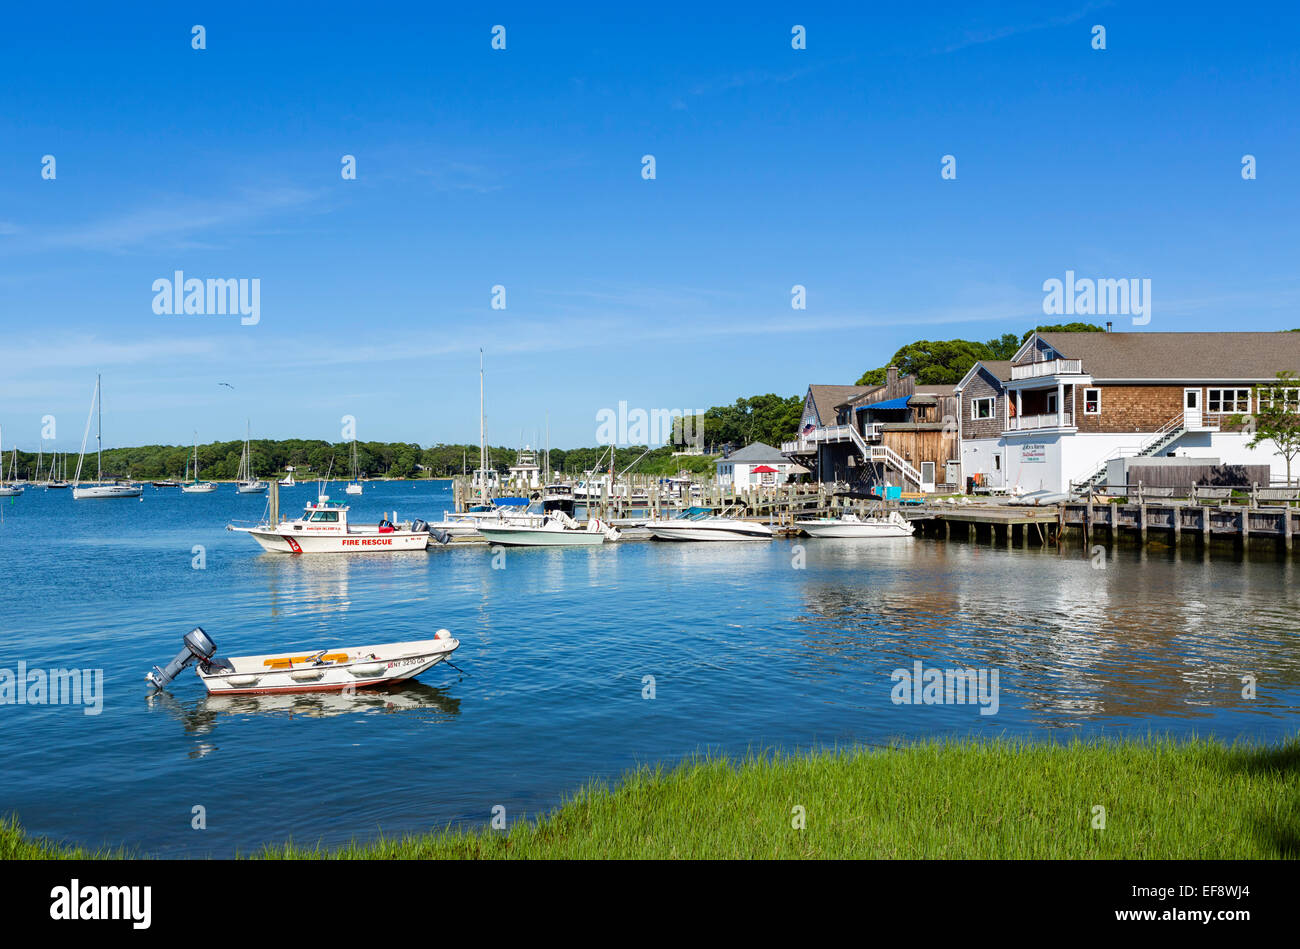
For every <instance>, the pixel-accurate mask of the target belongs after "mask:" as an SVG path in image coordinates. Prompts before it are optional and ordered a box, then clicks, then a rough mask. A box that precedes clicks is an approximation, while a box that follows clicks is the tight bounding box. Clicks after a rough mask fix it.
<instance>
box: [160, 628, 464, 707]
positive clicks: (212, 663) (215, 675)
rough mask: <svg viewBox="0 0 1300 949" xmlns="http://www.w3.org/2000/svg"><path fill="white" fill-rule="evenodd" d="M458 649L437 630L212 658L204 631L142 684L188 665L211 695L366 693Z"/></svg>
mask: <svg viewBox="0 0 1300 949" xmlns="http://www.w3.org/2000/svg"><path fill="white" fill-rule="evenodd" d="M459 646H460V641H459V640H456V639H453V638H452V635H451V633H449V632H448V631H447V630H445V629H440V630H438V631H437V632H436V633H434V635H433V638H432V639H420V640H414V641H411V642H401V643H384V644H382V645H378V646H358V647H352V648H340V649H320V650H316V651H301V652H280V653H269V654H267V655H261V656H230V657H228V658H223V657H219V656H217V655H216V651H217V647H216V644H215V643H214V642H212V640H211V639H209V638H208V636H207V634H206V633H205V632H204V631H203V629H202V627H196V628H195V629H193V630H192V631H190V632H189V633H186V634H185V648H184V649H182V650H181V652H180V653H179V654H178V655H177V656H176V658H175V659H173V660H172V661H171V662H170V663H168V664H167V666H166V667H165V668H160V667H158V666H154V668H153V671H152V672H148V673H146V674H145V679H146V680H147V681H148V682H149V683H150V684H151V685H152V686H153V687H154V688H156V689H161V688H164V687H166V685H167V684H168V683H170V682H171V681H172V680H173V679H174V678H176V676H177V675H179V674H180V673H181V671H182V670H184V669H185V667H186V666H188V665H190V664H191V663H194V662H197V663H198V664H197V666H195V669H194V671H195V672H196V673H197V674H198V677H199V679H200V680H201V681H202V682H203V685H204V688H206V689H207V690H208V692H209V693H211V694H213V695H218V694H220V695H249V694H255V693H271V692H318V691H340V690H349V691H350V690H353V689H364V688H370V687H373V686H380V685H387V684H389V683H393V682H401V681H404V680H407V679H413V678H415V677H416V676H418V675H419V674H420V673H422V672H424V671H425V670H427V669H430V668H432V667H433V666H436V665H437V664H438V663H440V662H446V661H447V659H448V658H449V657H450V656H451V654H452V653H453V652H455V651H456V649H457V648H458V647H459Z"/></svg>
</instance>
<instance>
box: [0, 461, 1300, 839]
mask: <svg viewBox="0 0 1300 949" xmlns="http://www.w3.org/2000/svg"><path fill="white" fill-rule="evenodd" d="M335 487H336V491H337V489H338V486H337V485H336V486H335ZM314 494H315V486H314V485H304V486H300V487H297V488H294V489H287V490H286V491H284V492H283V493H282V495H281V497H282V501H281V503H282V507H283V508H284V509H285V510H293V509H295V508H296V507H297V506H298V505H299V504H301V503H303V502H305V501H306V499H307V498H309V497H313V496H314ZM264 504H265V499H264V498H257V497H240V496H237V495H236V494H235V492H234V488H233V486H231V485H223V486H222V487H221V489H220V491H218V492H217V493H216V494H213V495H199V496H189V495H181V494H180V492H179V491H177V490H175V489H169V490H155V489H153V488H146V489H145V496H144V499H143V501H129V500H128V501H74V500H73V499H72V498H71V497H70V494H69V492H67V491H59V492H43V491H40V490H34V489H29V491H28V492H27V494H26V495H24V496H23V497H21V498H18V499H16V501H14V502H13V503H10V502H9V501H8V500H7V499H6V500H5V501H4V502H3V506H2V507H0V669H9V670H16V669H17V667H18V663H19V662H20V661H21V662H25V663H26V665H27V667H28V668H29V669H37V668H42V669H48V668H52V667H66V668H92V669H103V674H104V690H105V700H104V705H103V710H102V713H101V714H98V715H86V714H84V712H83V710H82V709H81V708H79V707H69V706H40V705H21V706H20V705H0V811H3V812H5V813H9V812H15V813H17V814H18V816H19V817H20V819H21V820H22V821H23V823H24V824H25V826H26V827H27V828H29V829H30V830H31V831H32V832H35V833H38V834H42V835H48V836H51V837H55V838H59V839H64V840H69V841H75V842H78V843H83V844H87V845H92V846H98V845H102V844H109V845H119V844H125V845H127V846H128V847H131V848H135V849H137V850H138V851H139V852H141V853H145V854H156V855H161V856H184V855H192V856H199V855H208V854H211V855H218V856H223V855H230V854H232V853H234V852H235V851H236V850H241V851H248V850H250V849H254V848H256V847H257V846H258V845H260V844H262V843H264V842H275V841H282V840H284V839H286V838H289V837H292V838H294V839H295V840H299V841H308V842H315V841H317V840H322V841H324V842H325V843H326V844H337V843H340V842H344V841H346V840H348V839H350V838H352V837H353V836H356V837H359V838H363V839H364V838H367V837H372V836H374V835H375V834H376V832H377V830H378V829H380V828H382V829H383V830H384V831H385V832H394V833H395V832H402V831H420V830H424V829H427V828H430V827H434V826H441V825H444V824H446V823H447V822H449V821H452V822H460V821H466V822H473V823H479V824H481V823H486V822H487V821H488V820H489V819H490V817H491V813H492V808H493V807H494V806H495V805H498V804H500V805H504V806H505V807H506V809H507V814H508V816H509V818H510V819H511V820H514V819H518V818H520V817H523V816H525V815H526V814H534V815H535V814H536V813H538V812H540V811H544V810H547V809H549V808H550V807H552V806H554V805H555V804H557V803H558V802H559V801H560V799H561V798H562V797H563V796H564V795H566V794H568V793H571V792H572V791H574V790H575V789H576V788H577V787H579V786H580V785H581V784H583V783H584V782H586V781H587V780H588V779H590V778H593V777H605V778H617V777H618V775H619V774H620V773H622V772H623V771H625V770H626V769H628V768H631V767H634V766H636V765H637V764H639V763H654V762H666V763H673V762H676V761H678V760H680V759H682V758H683V757H686V756H689V755H691V754H693V753H696V752H704V751H718V750H722V751H727V752H732V753H744V752H746V751H747V750H753V751H764V750H772V749H776V748H780V749H785V750H795V749H802V748H808V747H810V746H815V745H834V744H839V745H847V744H855V743H868V744H871V743H883V742H887V741H889V740H891V739H894V738H920V737H926V736H934V735H985V736H994V735H1012V736H1019V735H1023V736H1033V737H1038V738H1050V739H1065V738H1069V737H1071V736H1073V735H1080V734H1097V733H1103V732H1104V733H1106V734H1130V735H1146V734H1147V733H1149V732H1159V733H1170V734H1174V735H1178V736H1188V735H1191V734H1193V733H1195V734H1199V735H1211V734H1212V735H1216V736H1220V737H1222V738H1225V739H1233V738H1237V737H1248V738H1253V739H1257V740H1267V741H1276V740H1278V739H1280V738H1282V737H1283V736H1286V735H1289V734H1293V733H1294V732H1295V725H1296V712H1297V709H1300V638H1298V637H1297V633H1296V618H1297V616H1300V593H1297V592H1296V585H1295V584H1294V583H1293V580H1294V579H1295V572H1296V570H1295V567H1294V566H1293V564H1292V563H1290V562H1287V561H1273V560H1250V561H1247V560H1231V559H1227V560H1225V559H1215V560H1214V561H1213V562H1205V561H1203V560H1202V559H1201V558H1200V557H1199V556H1196V555H1187V554H1184V555H1179V554H1176V553H1174V552H1168V553H1165V554H1160V553H1153V552H1150V551H1147V552H1138V551H1132V552H1128V551H1113V552H1112V554H1111V557H1110V559H1109V562H1108V565H1107V569H1105V570H1097V569H1094V568H1093V567H1092V565H1091V562H1090V561H1089V559H1088V558H1086V557H1085V556H1084V555H1083V553H1082V552H1081V551H1074V552H1071V553H1066V554H1057V553H1056V552H1055V551H1054V550H1053V551H1050V552H1049V551H1025V550H1006V549H1002V548H992V547H979V546H969V545H966V544H959V543H952V544H947V545H945V544H943V543H941V542H937V541H927V540H915V541H889V542H874V543H873V542H867V543H862V542H853V541H815V540H807V539H805V540H803V541H802V542H796V541H777V542H774V543H771V544H763V543H757V544H754V543H734V544H681V545H675V544H665V543H659V542H653V543H652V542H635V543H623V544H614V545H607V546H605V547H601V548H590V549H581V548H574V549H549V550H547V549H537V550H514V551H510V552H508V553H507V554H506V557H505V562H504V563H505V567H504V569H493V565H492V562H493V558H492V555H491V554H490V553H489V552H488V551H487V549H486V548H483V547H462V548H453V549H442V550H436V551H432V552H429V553H419V554H391V555H374V556H356V557H324V558H309V557H296V558H295V557H289V556H284V555H275V554H266V553H262V552H261V550H260V548H258V547H257V546H256V545H255V544H254V543H253V542H252V541H251V540H249V539H247V538H245V537H241V536H238V535H235V534H231V533H229V532H227V531H226V530H225V529H224V527H225V524H226V523H227V521H229V520H231V519H247V520H253V519H255V518H256V517H258V516H259V515H260V513H261V511H262V509H263V506H264ZM450 507H451V495H450V491H449V490H448V489H447V488H446V487H445V486H444V485H443V484H440V483H430V482H396V483H388V484H379V483H372V484H369V485H367V486H366V493H365V495H364V496H363V497H362V498H360V499H355V503H354V517H356V518H358V519H377V518H378V516H379V515H380V513H381V512H383V511H390V512H391V511H392V510H393V509H394V508H396V509H397V514H398V516H400V517H424V518H426V519H429V520H433V519H437V518H439V517H441V514H442V512H443V511H444V510H445V509H449V508H450ZM195 545H202V546H203V547H204V548H205V557H206V566H205V568H204V569H201V570H200V569H194V567H193V566H192V563H193V560H194V557H195V554H194V552H193V548H194V546H195ZM797 545H801V546H802V551H803V552H802V558H800V556H799V551H798V549H797ZM800 559H802V563H803V566H802V568H797V567H796V565H797V564H798V563H799V562H800ZM194 625H201V626H203V627H204V628H205V629H206V630H207V631H208V633H209V635H210V636H211V637H212V638H213V639H214V640H215V641H216V643H217V645H218V649H219V652H220V653H223V654H234V655H238V654H246V653H258V652H269V651H275V650H278V649H281V648H289V647H293V648H298V647H325V646H339V645H362V644H366V643H375V642H385V641H389V640H399V639H415V638H426V637H427V636H429V635H430V634H431V633H432V632H433V631H434V630H436V629H437V628H439V627H443V626H445V627H447V628H448V629H450V630H451V631H452V633H453V634H454V635H455V636H457V637H458V638H459V639H460V640H461V648H460V650H459V652H458V653H457V654H456V656H455V662H456V664H457V665H458V666H459V667H460V668H461V669H462V670H463V671H464V673H466V674H465V675H464V676H463V677H462V676H461V675H460V673H458V672H457V671H456V670H454V669H451V668H448V667H446V666H439V667H436V668H435V669H433V670H431V671H430V672H428V673H426V674H425V675H424V676H423V677H422V679H421V681H420V684H417V685H414V686H411V687H408V688H406V689H402V690H399V691H396V692H392V693H374V694H366V693H362V694H361V695H358V696H356V697H355V698H347V697H343V696H297V697H294V698H287V697H274V698H268V697H263V698H246V699H237V698H236V699H230V698H227V699H224V700H221V699H209V698H206V697H205V695H204V692H203V689H202V686H201V685H200V683H199V682H198V680H197V678H196V677H195V676H194V675H193V673H192V672H188V671H187V672H186V673H185V674H183V675H182V677H181V678H179V679H178V680H177V681H176V682H175V683H173V685H172V688H171V690H170V693H169V694H166V695H161V696H157V697H155V698H154V699H152V700H150V699H149V698H148V697H147V696H148V691H147V689H146V687H145V683H144V681H143V676H144V673H145V672H146V671H147V670H148V669H149V668H150V667H151V666H152V665H153V664H154V663H160V664H161V663H164V662H166V661H167V660H169V659H170V658H171V657H172V656H173V655H175V654H176V652H177V651H178V650H179V649H180V646H181V636H182V635H183V634H184V633H185V632H187V631H188V630H189V629H190V628H191V627H193V626H194ZM917 660H919V661H921V662H922V663H923V665H924V666H925V667H927V668H930V667H938V668H954V667H973V668H976V669H981V668H982V669H997V670H998V673H999V685H1000V689H999V705H998V711H997V714H995V715H981V714H980V712H979V707H978V706H977V705H971V704H966V705H955V704H951V705H906V704H894V702H893V701H892V700H891V690H892V689H893V682H892V681H891V678H890V675H891V673H892V672H893V671H894V670H895V669H899V668H906V669H911V668H912V666H913V663H914V662H915V661H917ZM1243 675H1254V676H1256V677H1257V680H1258V686H1257V688H1258V694H1257V697H1256V698H1254V699H1245V698H1243V697H1242V695H1241V691H1242V683H1241V677H1242V676H1243ZM645 676H653V677H654V691H655V697H654V698H653V699H644V698H643V697H642V694H643V689H644V677H645ZM196 805H199V806H202V807H203V808H204V809H205V811H206V820H207V829H206V830H195V829H192V827H191V821H192V813H193V811H192V809H193V808H194V807H195V806H196Z"/></svg>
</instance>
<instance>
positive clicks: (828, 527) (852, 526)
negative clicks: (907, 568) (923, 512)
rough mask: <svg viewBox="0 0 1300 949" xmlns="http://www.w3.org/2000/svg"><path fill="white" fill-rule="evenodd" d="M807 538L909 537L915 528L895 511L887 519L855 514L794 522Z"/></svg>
mask: <svg viewBox="0 0 1300 949" xmlns="http://www.w3.org/2000/svg"><path fill="white" fill-rule="evenodd" d="M795 526H796V527H801V528H803V530H804V532H805V533H806V534H807V535H808V536H809V537H846V538H853V537H856V538H876V537H911V536H912V533H913V531H915V530H916V528H915V527H914V526H913V525H912V523H911V522H910V521H909V520H908V519H907V518H905V517H903V515H901V514H899V513H898V512H897V511H890V512H889V516H888V517H866V518H859V517H858V516H857V515H855V514H845V515H843V516H842V517H828V518H823V519H821V520H815V521H795Z"/></svg>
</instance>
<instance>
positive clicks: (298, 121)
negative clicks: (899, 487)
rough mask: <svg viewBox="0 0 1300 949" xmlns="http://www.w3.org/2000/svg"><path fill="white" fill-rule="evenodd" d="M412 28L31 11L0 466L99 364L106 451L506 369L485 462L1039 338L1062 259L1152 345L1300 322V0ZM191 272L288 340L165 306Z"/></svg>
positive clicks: (639, 11) (608, 16)
mask: <svg viewBox="0 0 1300 949" xmlns="http://www.w3.org/2000/svg"><path fill="white" fill-rule="evenodd" d="M902 6H905V7H911V6H913V5H902ZM388 7H390V5H375V8H374V9H373V10H372V9H371V8H368V7H367V6H365V5H357V4H351V3H348V4H337V5H334V4H318V5H313V6H312V8H311V11H310V12H297V13H292V12H286V11H283V10H280V9H279V8H278V6H277V5H272V4H264V3H263V4H242V3H228V2H223V3H221V4H211V5H209V4H185V3H166V4H162V3H157V4H146V3H141V4H126V5H119V6H117V7H116V8H108V7H105V6H104V5H102V4H95V5H87V6H85V7H81V8H78V7H77V6H76V5H72V6H70V7H65V6H61V7H59V8H58V9H57V12H55V11H53V10H52V8H49V7H41V6H37V7H28V6H22V7H19V6H10V7H9V8H8V9H7V10H6V13H5V23H4V29H3V30H0V324H2V326H0V328H2V329H3V337H2V338H0V353H3V364H2V365H3V370H2V372H0V425H2V426H3V428H4V441H5V443H6V444H7V445H8V444H13V443H14V441H17V442H18V444H19V445H20V446H22V447H24V448H35V446H36V444H37V442H38V438H39V431H40V417H41V416H43V415H46V414H53V415H55V416H56V418H57V419H58V441H59V445H60V447H61V448H63V449H68V448H72V449H75V448H76V446H77V445H78V444H79V442H80V438H81V432H82V428H83V425H84V423H85V412H86V408H87V407H88V405H89V399H90V392H91V389H92V387H93V384H94V374H95V372H96V371H102V372H103V373H104V385H105V391H106V397H105V410H106V415H105V444H106V445H121V444H141V443H147V442H168V443H188V442H189V440H190V439H191V433H192V432H193V430H195V429H198V432H199V438H200V440H203V441H208V440H212V439H218V438H236V437H240V436H242V434H243V429H244V420H245V418H251V420H252V428H253V432H254V434H255V435H263V436H268V437H288V436H293V435H299V436H305V437H321V438H330V439H338V438H339V437H340V421H339V420H340V418H341V416H343V415H345V414H347V415H353V416H355V417H356V418H357V427H358V436H359V437H361V438H363V439H381V440H397V439H402V440H412V441H418V442H420V443H421V444H429V443H432V442H436V441H445V442H452V441H469V442H475V441H477V439H478V350H479V347H480V346H482V347H483V348H484V349H485V350H486V353H487V367H488V374H487V379H488V413H487V414H488V430H489V438H490V440H491V441H493V442H494V443H498V444H500V443H505V444H511V445H513V444H515V443H517V442H518V441H519V440H520V438H521V433H522V438H523V440H524V441H526V442H534V440H535V439H539V438H541V437H544V436H543V435H542V433H543V432H544V426H545V424H546V417H547V413H549V416H550V426H551V440H552V444H554V445H556V446H561V447H569V446H574V445H580V444H593V443H594V442H595V433H596V425H597V423H596V413H597V412H598V411H599V410H600V409H602V408H606V407H615V406H617V404H618V403H619V402H620V401H626V402H627V403H628V404H629V406H631V407H638V406H639V407H644V408H647V409H649V408H696V407H699V408H704V407H707V406H710V405H715V404H719V403H726V402H731V401H732V400H734V399H735V398H736V397H737V396H740V395H750V394H756V393H763V392H778V393H781V394H802V392H803V391H804V388H805V387H806V385H807V384H808V383H809V382H824V383H831V382H853V381H854V380H855V379H856V378H857V377H858V376H859V375H860V374H861V373H862V372H863V371H864V370H865V369H868V368H871V367H874V366H877V365H881V364H883V363H884V362H885V361H886V360H887V359H888V358H889V356H890V355H891V354H892V353H893V352H894V350H895V349H897V347H898V346H900V345H902V344H903V343H906V342H909V341H911V340H913V339H917V338H932V339H933V338H951V337H965V338H975V339H988V338H990V337H993V336H996V335H1000V334H1002V333H1005V332H1017V333H1019V332H1022V331H1023V330H1024V329H1026V328H1028V327H1030V326H1032V325H1034V324H1035V323H1036V322H1041V321H1043V320H1044V317H1043V316H1042V310H1041V306H1042V300H1043V291H1042V284H1043V281H1044V280H1047V279H1049V278H1051V277H1058V278H1059V277H1062V276H1063V275H1064V273H1065V271H1066V270H1067V269H1069V270H1074V271H1075V272H1076V273H1077V274H1079V275H1081V276H1093V277H1108V278H1116V277H1141V278H1150V279H1151V281H1152V294H1153V304H1152V321H1151V323H1150V325H1149V326H1147V327H1145V328H1146V329H1147V330H1153V331H1167V330H1212V329H1242V330H1247V329H1249V330H1268V329H1284V328H1290V327H1293V326H1300V310H1298V308H1297V304H1298V303H1300V278H1298V277H1297V273H1296V261H1297V237H1296V234H1297V229H1296V221H1297V220H1298V219H1300V214H1298V213H1297V212H1298V211H1300V207H1297V205H1298V204H1300V201H1298V200H1297V199H1298V195H1300V190H1298V189H1297V185H1296V182H1297V171H1298V170H1300V168H1298V165H1300V160H1298V158H1297V156H1298V155H1300V150H1298V148H1297V145H1298V144H1300V142H1298V138H1300V135H1298V133H1297V123H1296V122H1295V121H1294V117H1295V115H1296V111H1297V102H1298V99H1297V94H1296V93H1297V84H1298V82H1300V80H1298V79H1297V77H1300V68H1298V67H1300V53H1298V50H1300V40H1297V37H1298V36H1300V29H1297V28H1298V27H1300V14H1298V13H1297V12H1296V9H1295V7H1294V6H1293V5H1289V4H1288V5H1283V4H1278V5H1276V6H1273V5H1269V4H1263V5H1252V6H1250V7H1249V8H1248V9H1244V10H1242V11H1236V12H1233V11H1231V10H1226V9H1225V8H1224V7H1222V6H1220V5H1216V6H1213V7H1211V6H1198V5H1196V4H1170V5H1156V4H1132V3H1122V2H1120V3H1111V4H1104V3H1098V4H1091V5H1087V4H1063V5H1059V6H1049V5H1045V4H1041V3H1019V4H1017V3H997V4H987V5H967V4H956V3H954V4H948V5H939V6H935V5H918V6H915V9H907V10H905V11H904V12H893V13H883V14H882V13H873V14H871V15H866V14H865V13H864V14H857V15H851V14H848V13H845V12H842V10H837V9H836V7H835V6H831V5H826V6H823V5H809V4H802V3H800V4H782V5H764V4H758V3H747V4H738V5H735V6H734V8H733V9H734V12H725V11H720V10H719V11H711V10H708V9H706V8H704V7H703V6H701V5H695V4H693V5H680V6H676V5H673V4H666V3H654V4H650V5H647V6H645V7H644V8H641V7H628V9H626V10H621V11H620V12H619V13H617V14H612V13H609V12H606V11H605V9H604V7H603V6H591V7H584V6H582V5H569V6H567V9H566V10H565V12H561V13H556V14H554V15H553V16H548V17H545V18H544V17H542V15H541V13H540V12H539V8H538V7H537V6H536V5H535V4H534V5H520V6H510V5H498V6H494V7H492V8H491V9H490V10H488V11H486V12H482V13H473V14H472V15H471V14H464V13H459V12H453V13H444V12H442V11H440V10H435V9H434V7H435V5H431V4H424V3H421V4H411V5H409V6H402V5H391V9H388ZM194 24H202V25H204V26H205V28H206V31H207V49H205V50H202V51H196V50H193V49H191V45H190V44H191V26H192V25H194ZM495 24H502V25H504V26H505V27H506V37H507V48H506V49H505V50H504V51H494V50H492V49H491V48H490V41H491V32H490V31H491V28H492V26H493V25H495ZM794 24H801V25H803V26H805V27H806V29H807V37H808V39H807V49H805V50H793V49H791V44H790V33H791V27H792V26H793V25H794ZM1094 24H1102V25H1104V26H1105V27H1106V31H1107V36H1106V38H1107V49H1106V50H1104V51H1097V50H1094V49H1092V47H1091V30H1092V26H1093V25H1094ZM46 154H52V155H54V156H55V159H56V162H57V165H56V168H57V178H56V179H55V180H52V181H50V180H43V179H42V177H41V159H42V156H44V155H46ZM345 154H351V155H354V156H356V161H357V178H356V180H343V179H342V177H341V175H340V167H341V164H340V162H341V158H342V156H343V155H345ZM644 154H653V155H654V156H655V159H656V172H657V177H656V179H655V180H653V181H646V180H643V179H642V177H641V156H642V155H644ZM946 154H951V155H954V156H955V157H956V161H957V178H956V179H955V180H950V181H949V180H943V179H942V178H941V176H940V164H941V158H942V156H944V155H946ZM1244 154H1253V155H1255V156H1256V160H1257V163H1258V178H1257V179H1256V180H1253V181H1244V180H1243V179H1242V177H1241V173H1240V172H1241V159H1242V156H1243V155H1244ZM176 270H182V271H184V272H185V273H186V275H187V276H197V277H203V278H206V277H219V278H240V277H244V278H258V279H260V281H261V321H260V323H258V324H257V325H256V326H243V325H241V324H240V322H239V320H238V319H237V318H232V317H229V316H188V317H177V316H159V315H156V314H155V313H154V312H153V309H152V306H151V304H152V301H153V296H154V294H153V291H152V289H151V287H152V284H153V281H154V280H156V279H158V278H162V277H167V278H170V277H171V275H172V273H173V272H174V271H176ZM496 284H501V285H503V286H505V288H506V301H507V308H506V309H505V310H504V311H501V310H493V309H492V308H491V306H490V302H491V288H492V287H493V285H496ZM794 284H802V285H804V286H806V287H807V300H808V303H807V309H806V310H802V311H799V310H793V309H792V308H791V306H790V299H791V297H790V290H791V287H792V286H793V285H794ZM1125 328H1128V329H1132V327H1131V326H1128V327H1126V326H1125V325H1124V320H1123V318H1121V319H1120V320H1119V321H1118V322H1117V329H1120V330H1123V329H1125ZM220 382H226V383H229V384H230V386H233V388H229V387H225V386H220V385H218V383H220Z"/></svg>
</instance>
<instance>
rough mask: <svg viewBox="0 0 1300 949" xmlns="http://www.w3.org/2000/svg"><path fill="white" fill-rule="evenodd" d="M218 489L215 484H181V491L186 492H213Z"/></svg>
mask: <svg viewBox="0 0 1300 949" xmlns="http://www.w3.org/2000/svg"><path fill="white" fill-rule="evenodd" d="M215 490H217V486H216V485H215V484H211V483H209V484H185V485H181V491H182V492H184V493H185V494H211V493H212V492H213V491H215Z"/></svg>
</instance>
